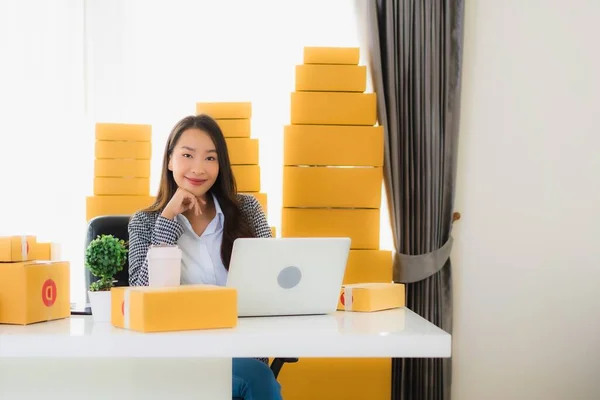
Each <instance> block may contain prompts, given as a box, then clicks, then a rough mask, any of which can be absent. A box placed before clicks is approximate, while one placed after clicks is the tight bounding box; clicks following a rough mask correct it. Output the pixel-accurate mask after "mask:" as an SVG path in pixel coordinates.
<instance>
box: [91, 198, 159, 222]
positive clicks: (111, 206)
mask: <svg viewBox="0 0 600 400" xmlns="http://www.w3.org/2000/svg"><path fill="white" fill-rule="evenodd" d="M155 201H156V197H154V196H88V197H87V198H86V208H85V213H86V220H87V221H88V222H89V221H90V220H91V219H92V218H95V217H98V216H101V215H131V214H134V213H136V212H137V211H139V210H142V209H144V208H146V207H150V206H151V205H152V204H154V202H155Z"/></svg>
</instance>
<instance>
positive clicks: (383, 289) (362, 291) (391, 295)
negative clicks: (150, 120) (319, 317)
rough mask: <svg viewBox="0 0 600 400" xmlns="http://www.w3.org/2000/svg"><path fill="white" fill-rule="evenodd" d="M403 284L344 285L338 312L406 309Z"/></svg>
mask: <svg viewBox="0 0 600 400" xmlns="http://www.w3.org/2000/svg"><path fill="white" fill-rule="evenodd" d="M404 290H405V289H404V285H403V284H401V283H357V284H354V285H344V286H342V289H341V291H340V298H339V301H338V310H341V311H358V312H373V311H382V310H389V309H392V308H400V307H404V305H405V304H406V303H405V301H406V299H405V291H404Z"/></svg>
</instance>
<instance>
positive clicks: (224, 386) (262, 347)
mask: <svg viewBox="0 0 600 400" xmlns="http://www.w3.org/2000/svg"><path fill="white" fill-rule="evenodd" d="M450 354H451V336H450V335H449V334H447V333H446V332H444V331H442V330H441V329H439V328H437V327H436V326H434V325H433V324H431V323H429V322H428V321H426V320H425V319H423V318H421V317H420V316H418V315H417V314H415V313H413V312H412V311H410V310H408V309H406V308H404V309H397V310H390V311H382V312H377V313H346V312H337V313H334V314H331V315H322V316H298V317H269V318H240V319H239V323H238V326H237V327H236V328H234V329H219V330H210V331H188V332H169V333H152V334H143V333H138V332H133V331H127V330H123V329H119V328H115V327H112V326H111V325H110V324H94V323H93V321H92V319H91V317H80V316H73V317H71V318H70V319H65V320H60V321H52V322H46V323H41V324H35V325H29V326H11V325H0V398H7V399H12V398H29V397H28V396H31V397H32V398H33V397H34V396H38V397H39V396H43V398H54V397H53V396H56V398H60V399H82V398H86V399H101V398H108V395H109V394H110V398H113V399H138V398H139V399H142V398H143V399H166V398H172V397H173V398H177V399H201V398H210V399H214V400H219V399H223V400H225V399H230V398H231V359H232V358H236V357H386V358H387V357H450ZM285 368H294V366H293V364H292V365H287V366H286V367H285ZM36 384H37V385H36ZM105 385H106V389H105V390H102V388H103V387H104V386H105ZM49 395H50V396H49ZM82 396H83V397H82Z"/></svg>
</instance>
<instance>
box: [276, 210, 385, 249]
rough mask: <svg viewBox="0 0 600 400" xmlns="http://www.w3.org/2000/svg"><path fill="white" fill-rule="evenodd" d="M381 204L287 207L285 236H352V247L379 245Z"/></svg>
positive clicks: (283, 226) (284, 224)
mask: <svg viewBox="0 0 600 400" xmlns="http://www.w3.org/2000/svg"><path fill="white" fill-rule="evenodd" d="M379 217H380V211H379V209H377V208H363V209H358V208H356V209H345V208H285V207H284V208H283V209H282V211H281V237H284V238H285V237H349V238H350V239H351V240H352V244H351V245H350V248H351V249H371V250H375V249H378V248H379Z"/></svg>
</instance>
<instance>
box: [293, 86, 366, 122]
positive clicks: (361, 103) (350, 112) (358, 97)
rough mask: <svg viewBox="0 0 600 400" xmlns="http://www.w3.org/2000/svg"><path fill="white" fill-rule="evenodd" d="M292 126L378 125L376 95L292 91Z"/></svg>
mask: <svg viewBox="0 0 600 400" xmlns="http://www.w3.org/2000/svg"><path fill="white" fill-rule="evenodd" d="M290 118H291V123H292V124H309V125H370V126H372V125H375V123H376V122H377V98H376V95H375V93H349V92H292V97H291V113H290Z"/></svg>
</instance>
